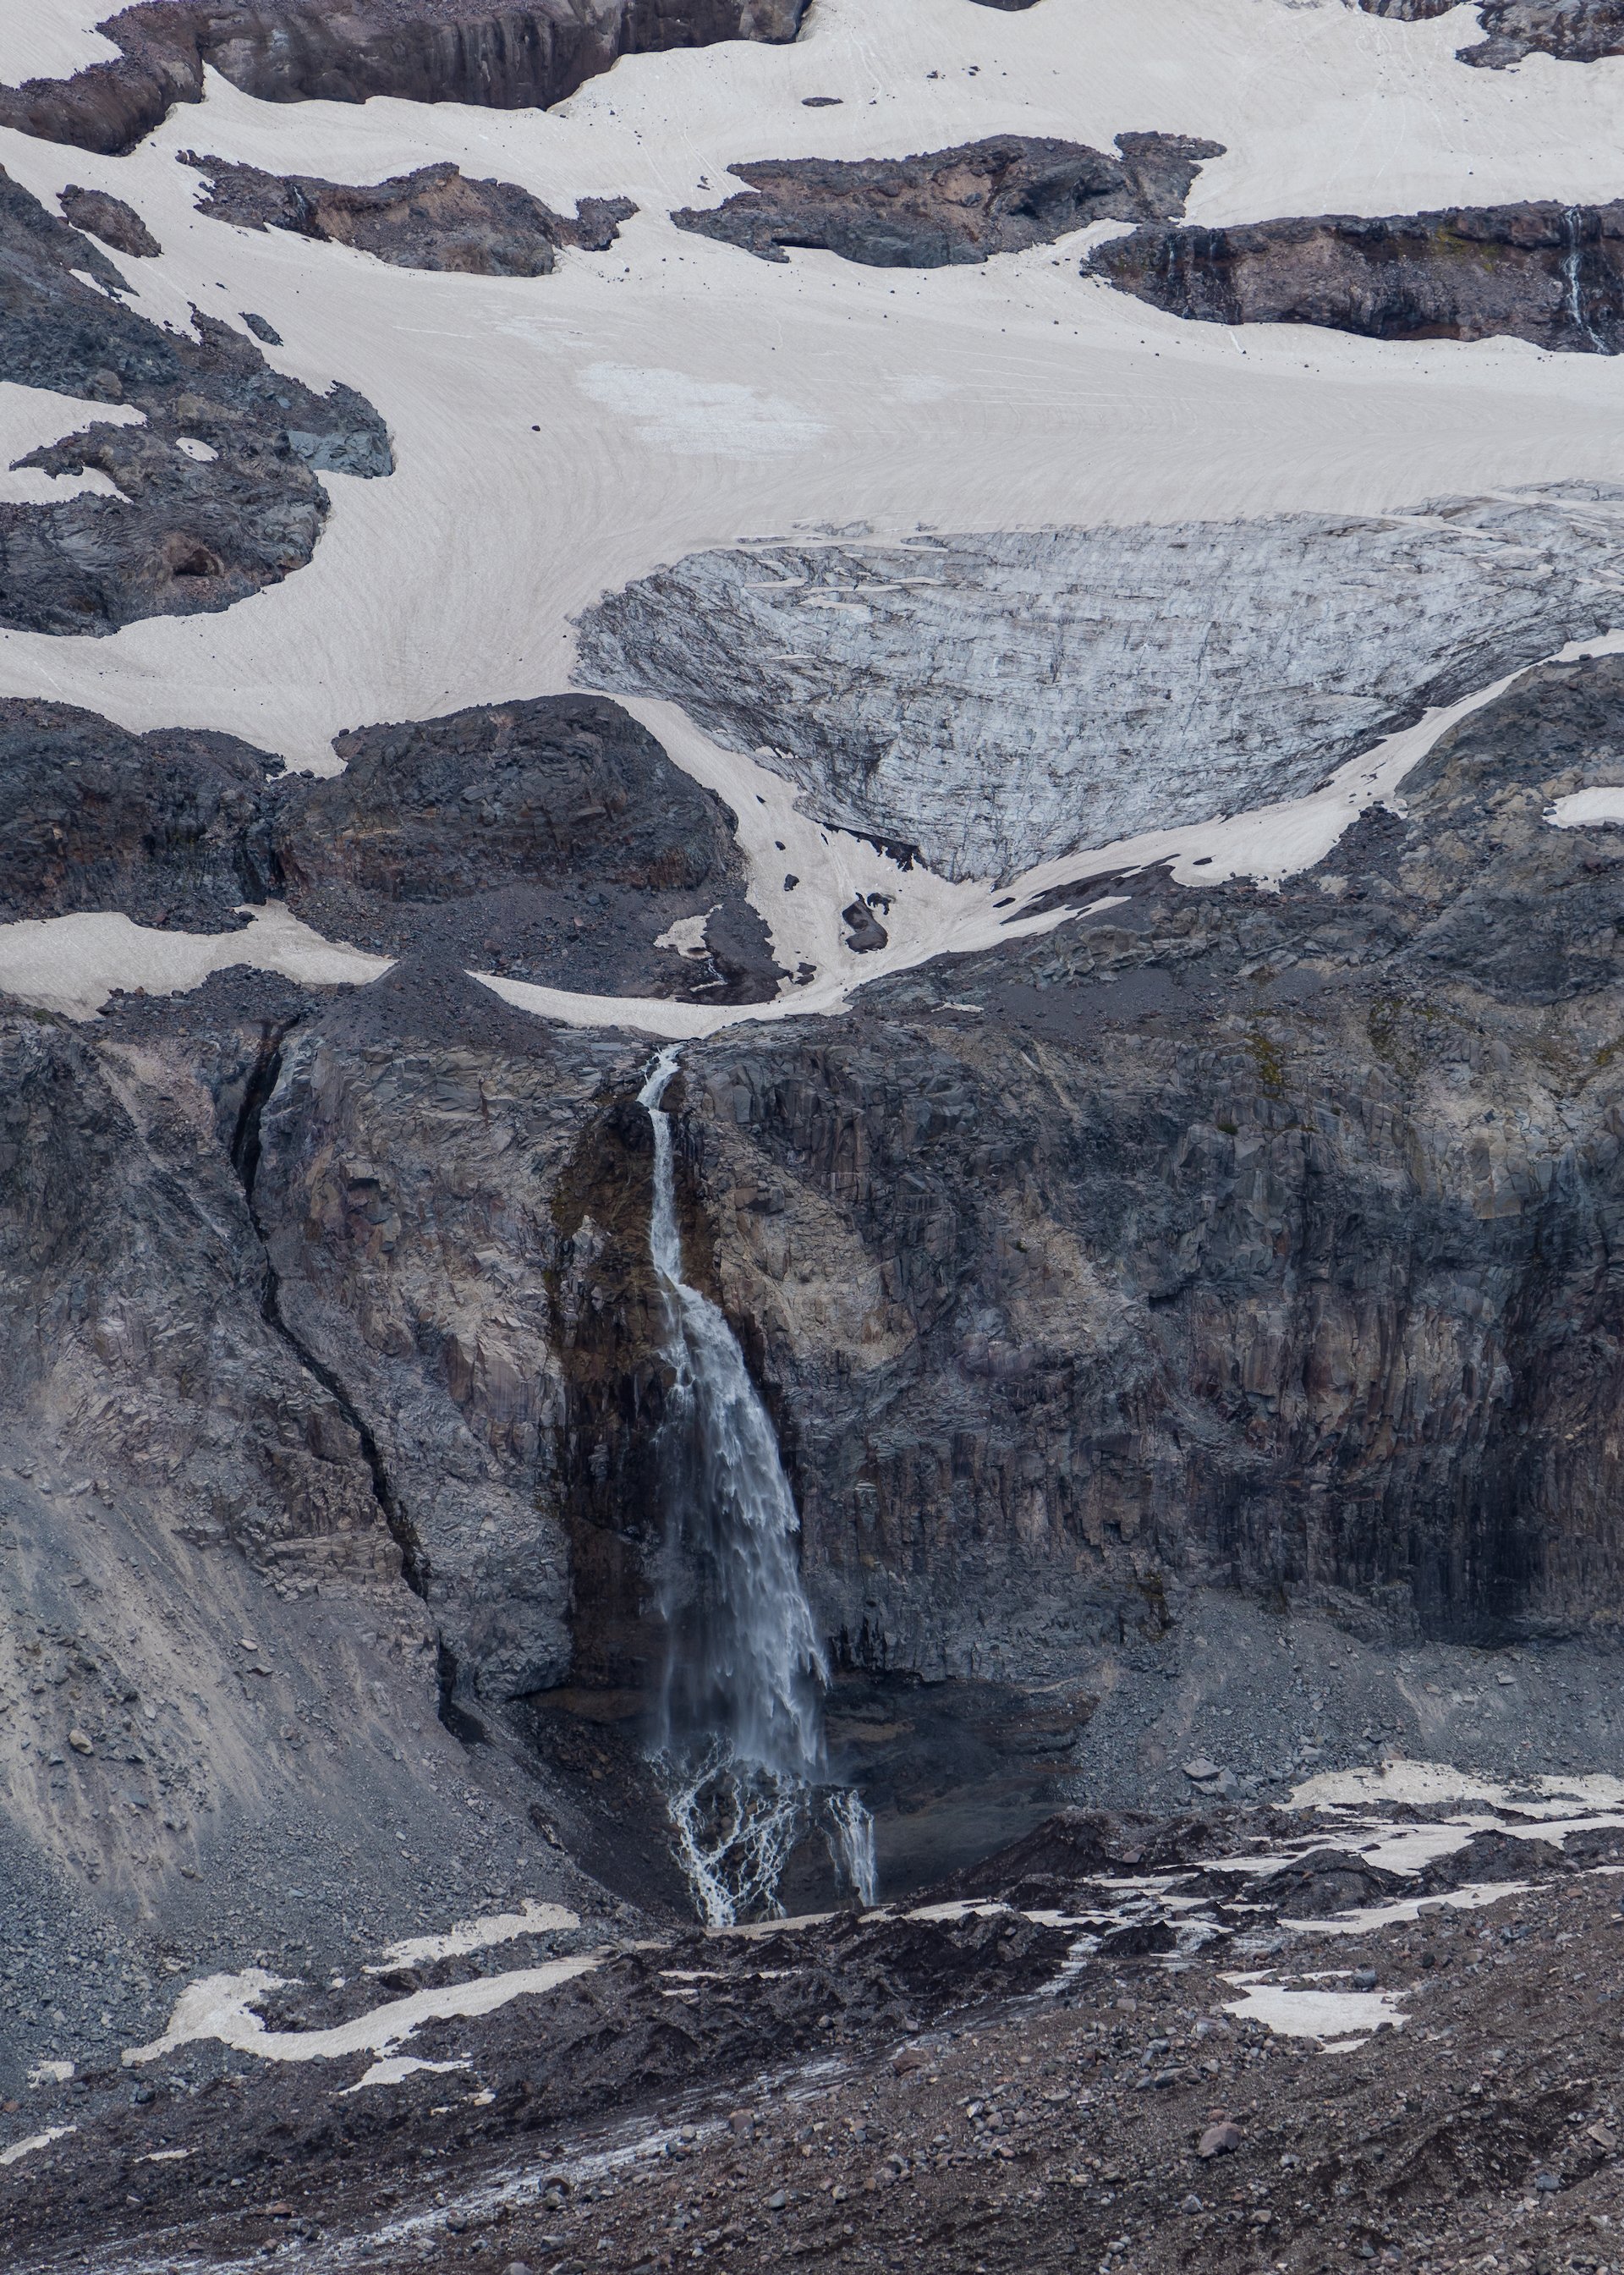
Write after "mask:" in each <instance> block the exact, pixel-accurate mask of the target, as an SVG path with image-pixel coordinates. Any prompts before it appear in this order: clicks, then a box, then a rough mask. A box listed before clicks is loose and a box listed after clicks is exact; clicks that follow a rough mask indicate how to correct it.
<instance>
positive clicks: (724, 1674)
mask: <svg viewBox="0 0 1624 2275" xmlns="http://www.w3.org/2000/svg"><path fill="white" fill-rule="evenodd" d="M676 1062H677V1047H676V1045H672V1046H671V1047H669V1048H668V1049H667V1050H664V1051H662V1052H661V1054H660V1056H659V1057H658V1059H656V1061H655V1062H654V1065H653V1070H652V1072H651V1073H650V1075H649V1077H648V1080H647V1081H646V1083H645V1084H644V1085H643V1088H642V1090H641V1091H640V1092H639V1093H638V1103H639V1104H640V1105H641V1106H643V1107H646V1109H647V1113H648V1117H649V1120H650V1122H652V1124H653V1133H654V1190H653V1209H652V1211H651V1213H650V1218H649V1254H650V1257H651V1258H652V1259H653V1266H654V1275H655V1278H656V1280H657V1281H658V1283H659V1288H660V1295H661V1303H662V1304H663V1306H664V1313H665V1322H664V1324H665V1357H666V1359H667V1361H668V1364H669V1365H670V1368H671V1372H672V1376H673V1381H672V1385H671V1388H670V1391H669V1394H668V1399H667V1406H666V1419H665V1422H664V1425H663V1428H662V1432H661V1435H662V1440H663V1444H662V1469H663V1472H664V1475H665V1478H666V1481H667V1489H668V1494H669V1500H668V1509H667V1517H666V1566H665V1576H664V1582H663V1587H662V1593H661V1610H662V1612H663V1614H664V1615H665V1620H666V1627H667V1633H668V1636H669V1644H668V1655H667V1663H666V1676H665V1686H664V1692H663V1696H662V1699H661V1731H660V1740H659V1748H658V1755H657V1759H658V1764H659V1767H660V1770H661V1775H662V1777H663V1780H664V1783H665V1788H666V1795H667V1800H668V1806H669V1808H670V1812H671V1822H672V1825H673V1826H674V1828H675V1830H676V1840H677V1848H678V1853H679V1856H680V1857H681V1860H682V1863H683V1867H684V1871H686V1873H687V1875H688V1879H689V1884H690V1886H691V1888H692V1890H693V1893H694V1897H695V1900H696V1901H697V1902H698V1904H699V1909H700V1911H701V1912H702V1913H703V1915H704V1916H705V1919H706V1922H707V1923H708V1924H710V1925H711V1926H713V1927H726V1926H730V1925H731V1924H733V1923H734V1922H735V1921H736V1920H740V1919H744V1918H748V1917H750V1916H752V1915H755V1914H758V1913H760V1912H770V1911H773V1910H775V1909H776V1908H777V1892H778V1885H779V1882H780V1880H781V1879H782V1876H783V1871H784V1867H785V1865H786V1864H787V1863H789V1856H790V1852H791V1850H792V1849H793V1848H795V1846H796V1844H797V1841H798V1840H800V1839H801V1838H802V1837H803V1835H804V1834H805V1833H808V1832H809V1831H811V1830H812V1827H813V1825H821V1827H822V1830H823V1833H824V1835H825V1837H826V1839H827V1841H828V1845H829V1849H830V1853H831V1855H832V1856H833V1857H834V1859H835V1865H836V1868H837V1870H838V1871H840V1872H841V1873H842V1876H843V1878H845V1879H846V1880H848V1881H849V1882H850V1885H851V1886H852V1887H853V1888H854V1889H855V1890H856V1892H857V1895H858V1896H859V1898H861V1900H862V1901H864V1902H865V1903H872V1901H873V1899H874V1888H875V1869H874V1830H873V1824H872V1819H871V1818H870V1817H869V1814H868V1811H867V1810H865V1808H864V1806H863V1803H861V1801H860V1800H859V1799H858V1798H857V1795H856V1794H855V1793H853V1792H852V1791H850V1788H845V1787H841V1786H836V1785H833V1784H831V1782H830V1780H829V1766H828V1754H827V1747H826V1745H825V1742H824V1732H823V1692H824V1690H825V1689H826V1688H827V1683H828V1679H829V1670H828V1666H827V1661H826V1659H825V1658H824V1655H823V1651H822V1649H821V1647H820V1644H819V1641H818V1637H817V1634H816V1631H815V1630H814V1629H813V1626H812V1611H811V1607H810V1606H809V1605H808V1604H807V1601H806V1596H805V1592H804V1590H803V1588H802V1586H801V1574H800V1567H799V1564H798V1562H797V1556H796V1540H797V1535H798V1533H799V1531H800V1529H801V1526H800V1518H799V1516H798V1515H797V1513H796V1507H795V1499H794V1496H793V1494H792V1493H790V1491H789V1479H788V1478H786V1477H785V1475H784V1470H783V1463H782V1462H781V1461H780V1459H779V1455H778V1441H777V1439H776V1438H775V1437H774V1433H773V1425H772V1423H771V1421H770V1420H769V1419H768V1417H767V1410H766V1408H765V1407H764V1406H763V1405H762V1403H761V1400H760V1398H759V1395H758V1394H757V1391H756V1387H755V1385H754V1384H753V1383H752V1380H751V1379H750V1373H749V1370H748V1369H747V1368H746V1366H745V1364H744V1353H743V1352H742V1351H741V1350H740V1349H739V1346H738V1340H737V1337H736V1335H735V1334H734V1333H733V1330H732V1328H731V1327H730V1326H729V1325H728V1322H727V1320H726V1319H725V1318H724V1317H723V1315H722V1313H721V1311H719V1310H718V1309H717V1307H716V1305H715V1304H713V1303H711V1302H710V1301H709V1300H708V1299H707V1298H706V1296H702V1295H701V1294H700V1293H699V1289H697V1288H691V1287H690V1286H689V1285H688V1283H687V1282H686V1281H685V1280H684V1278H683V1245H682V1237H681V1235H680V1234H679V1232H678V1231H677V1227H676V1183H675V1178H674V1175H673V1169H672V1155H671V1122H670V1117H669V1115H666V1114H664V1113H662V1112H661V1106H660V1101H661V1099H662V1098H663V1097H664V1095H665V1091H666V1085H668V1083H669V1081H670V1079H671V1077H672V1076H673V1075H674V1074H675V1073H676Z"/></svg>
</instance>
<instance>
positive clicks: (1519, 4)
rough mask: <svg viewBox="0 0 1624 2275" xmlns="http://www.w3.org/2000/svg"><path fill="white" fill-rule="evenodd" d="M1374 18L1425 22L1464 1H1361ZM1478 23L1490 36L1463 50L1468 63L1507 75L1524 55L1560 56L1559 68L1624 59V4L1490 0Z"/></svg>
mask: <svg viewBox="0 0 1624 2275" xmlns="http://www.w3.org/2000/svg"><path fill="white" fill-rule="evenodd" d="M1358 4H1359V6H1360V7H1361V8H1363V10H1364V11H1365V13H1366V14H1367V15H1370V16H1397V17H1399V18H1400V19H1401V20H1402V21H1404V22H1405V23H1411V24H1414V23H1420V22H1422V21H1424V20H1425V19H1428V18H1430V17H1432V16H1446V15H1447V14H1448V12H1449V11H1450V9H1451V8H1453V7H1455V6H1457V5H1458V4H1459V0H1358ZM1477 21H1478V24H1479V25H1480V26H1481V27H1482V29H1483V30H1484V32H1485V33H1486V34H1488V36H1487V38H1486V39H1484V40H1482V41H1480V42H1479V43H1478V44H1477V46H1476V47H1473V48H1457V49H1456V50H1455V53H1456V55H1457V57H1459V59H1460V61H1461V62H1462V63H1463V64H1477V65H1478V66H1479V67H1480V68H1481V69H1484V70H1487V71H1504V70H1505V69H1506V68H1507V65H1508V64H1520V63H1521V62H1522V58H1523V57H1524V56H1528V55H1534V54H1539V55H1546V56H1554V57H1555V58H1556V59H1557V61H1558V62H1559V63H1572V64H1593V63H1599V62H1600V60H1601V58H1602V57H1604V56H1617V55H1624V0H1484V5H1483V6H1482V7H1481V8H1479V10H1478V11H1477Z"/></svg>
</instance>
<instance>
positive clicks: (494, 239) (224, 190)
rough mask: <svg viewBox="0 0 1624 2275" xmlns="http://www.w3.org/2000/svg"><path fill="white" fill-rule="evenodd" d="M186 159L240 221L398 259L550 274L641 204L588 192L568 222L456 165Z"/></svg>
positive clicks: (222, 208) (208, 202) (468, 270)
mask: <svg viewBox="0 0 1624 2275" xmlns="http://www.w3.org/2000/svg"><path fill="white" fill-rule="evenodd" d="M181 162H182V163H183V164H184V165H188V166H195V167H196V168H197V170H199V172H200V173H201V174H203V175H205V176H206V177H207V185H206V191H205V194H204V195H203V197H202V198H201V199H200V200H199V203H198V210H199V212H200V213H205V214H209V215H213V216H214V218H215V220H217V221H229V222H234V223H236V224H237V226H238V228H239V229H256V230H264V229H285V230H291V231H293V232H294V233H295V234H296V235H297V236H299V237H313V238H319V239H321V241H322V242H324V243H327V244H332V245H350V246H355V247H356V249H357V250H358V251H359V252H361V253H373V254H374V255H375V256H376V258H377V259H378V260H380V261H389V262H390V263H391V264H392V266H394V267H395V268H442V269H443V268H449V269H455V270H457V271H458V272H460V273H461V274H463V275H465V276H548V275H550V274H551V272H552V268H553V266H554V262H555V260H556V257H557V253H558V250H559V248H560V247H561V246H585V248H586V249H587V250H588V251H590V252H593V253H601V252H602V251H603V249H604V247H605V246H609V245H612V244H613V243H614V241H615V238H616V235H617V233H618V228H619V224H620V223H622V222H623V221H626V220H629V219H630V217H631V215H632V214H634V213H635V212H636V210H637V208H636V207H635V206H633V205H632V204H631V201H630V200H628V199H626V198H583V199H582V200H581V201H580V205H579V208H578V211H577V214H576V215H575V218H574V220H573V221H569V220H566V219H565V218H564V217H563V215H562V214H555V213H554V212H552V211H551V209H550V208H548V207H547V206H544V205H543V204H542V203H541V201H540V199H539V198H533V197H532V196H531V194H530V193H529V191H528V190H523V189H520V188H519V187H518V186H517V184H516V183H513V182H495V181H470V180H469V179H468V178H467V177H466V176H465V175H464V174H463V173H461V172H460V171H459V170H458V169H457V167H456V166H453V165H438V166H419V169H418V170H417V171H416V172H415V173H413V174H397V175H395V176H393V177H392V178H390V179H389V181H386V182H371V183H360V184H354V183H346V182H323V181H318V180H316V179H314V178H313V177H311V176H309V175H306V174H268V173H264V172H262V171H261V169H260V168H259V167H257V166H244V165H236V164H233V163H232V162H230V160H229V159H225V158H200V157H198V156H196V155H194V154H193V152H192V151H190V150H186V151H183V152H182V153H181ZM103 234H105V232H103Z"/></svg>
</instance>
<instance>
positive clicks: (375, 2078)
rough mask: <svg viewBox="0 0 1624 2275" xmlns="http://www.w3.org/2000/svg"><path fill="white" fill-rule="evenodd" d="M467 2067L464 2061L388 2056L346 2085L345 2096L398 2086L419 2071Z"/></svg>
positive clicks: (413, 2056)
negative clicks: (365, 2089)
mask: <svg viewBox="0 0 1624 2275" xmlns="http://www.w3.org/2000/svg"><path fill="white" fill-rule="evenodd" d="M467 2067H468V2064H467V2062H466V2060H463V2061H422V2060H419V2058H418V2057H417V2056H416V2055H415V2054H389V2055H388V2056H386V2058H385V2059H384V2060H382V2061H375V2062H374V2064H373V2065H372V2067H371V2068H370V2069H368V2070H365V2071H363V2073H362V2075H360V2076H359V2077H358V2078H357V2079H356V2081H355V2083H354V2084H353V2085H346V2086H345V2088H344V2092H345V2093H346V2094H351V2093H359V2092H360V2091H361V2090H362V2089H363V2088H364V2087H366V2086H369V2085H399V2084H400V2083H401V2082H402V2081H403V2080H404V2079H405V2078H408V2077H411V2076H412V2075H414V2073H415V2072H416V2071H418V2070H420V2069H432V2070H455V2069H466V2068H467Z"/></svg>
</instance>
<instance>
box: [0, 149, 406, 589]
mask: <svg viewBox="0 0 1624 2275" xmlns="http://www.w3.org/2000/svg"><path fill="white" fill-rule="evenodd" d="M127 290H128V287H127V285H126V283H125V279H124V278H123V277H122V276H120V274H119V272H118V270H117V268H115V267H114V266H113V264H112V263H111V261H109V259H108V257H107V255H106V253H103V252H102V249H101V247H100V246H98V245H96V244H94V243H93V242H92V240H91V239H90V238H88V237H85V236H81V235H80V233H79V231H78V230H76V229H73V228H71V227H70V226H69V224H68V223H66V222H64V221H59V220H57V217H56V216H55V215H52V214H49V213H48V212H47V211H46V209H45V208H44V207H43V206H42V205H41V203H40V202H39V200H37V199H36V198H34V197H32V196H30V195H29V193H28V192H27V191H26V190H25V189H23V188H22V187H21V186H20V185H19V184H18V183H16V182H14V181H12V180H11V178H10V177H9V176H8V175H5V174H4V173H0V378H4V379H7V380H15V381H19V382H21V383H22V384H23V385H25V386H28V387H44V388H51V389H55V390H56V391H57V392H58V393H60V394H64V395H75V396H81V397H86V398H87V408H88V407H89V406H90V405H91V404H95V403H104V404H122V405H125V406H126V407H127V408H129V409H131V410H133V411H137V412H140V414H141V416H140V421H139V423H136V424H133V425H115V424H113V423H112V422H110V421H108V420H100V421H97V422H95V423H94V424H93V425H91V426H89V427H87V428H86V429H85V430H84V431H83V432H82V433H79V434H76V435H71V436H69V437H68V438H66V439H65V440H64V441H62V442H54V443H51V444H49V445H48V446H46V447H45V448H43V449H42V450H35V451H34V452H32V453H31V454H30V455H29V456H28V457H26V458H25V459H24V460H22V461H21V462H20V463H22V464H23V465H28V466H37V467H39V468H41V469H42V471H43V472H46V473H49V474H61V473H75V474H77V473H83V472H85V471H86V470H87V468H88V469H94V471H96V472H100V473H102V474H105V475H106V476H108V478H109V479H110V480H111V481H112V482H113V483H114V484H115V485H116V486H117V488H118V489H119V491H120V492H121V493H122V495H119V496H117V497H107V496H94V495H91V496H77V497H72V498H68V499H64V501H63V503H61V504H59V505H37V506H36V505H0V625H4V626H6V627H8V628H11V629H15V630H19V631H44V632H80V633H82V632H111V631H117V629H118V627H119V626H120V625H121V624H131V623H133V622H135V621H136V620H137V619H138V618H140V617H143V616H190V615H193V614H196V613H197V612H199V611H200V610H204V609H213V608H229V607H230V605H231V604H232V602H233V601H239V600H243V599H245V598H246V597H247V595H248V594H249V593H255V592H259V591H260V590H261V589H262V588H263V587H264V586H267V585H271V584H276V583H279V582H280V580H281V579H282V578H283V577H285V576H287V575H289V574H290V573H291V571H294V570H296V569H299V568H302V567H303V566H304V565H305V563H306V562H307V561H308V560H309V559H310V557H311V555H312V553H313V550H314V548H315V544H316V540H317V539H318V537H319V536H320V534H321V525H322V524H323V522H324V521H325V519H326V518H327V513H328V507H329V499H328V494H327V492H326V490H325V489H324V488H322V485H321V480H320V476H321V474H322V473H324V472H342V473H349V474H358V475H367V476H372V475H381V474H388V473H389V472H391V471H392V468H393V460H392V457H391V456H390V451H389V435H388V433H387V431H386V429H385V427H384V424H383V421H382V419H381V418H380V417H379V416H378V413H377V412H375V411H374V409H373V407H372V405H371V404H369V403H367V402H366V401H364V400H363V398H362V397H360V396H359V395H358V394H356V393H355V391H354V390H353V389H351V388H347V387H344V386H343V385H336V386H334V387H332V388H330V389H329V390H328V392H327V393H326V394H324V395H318V394H316V393H314V392H313V390H312V389H309V388H307V387H306V386H304V385H302V384H301V383H300V382H299V381H298V380H295V379H290V378H288V377H287V376H286V375H285V374H283V373H282V372H278V371H275V370H273V369H272V368H271V367H270V366H269V365H268V363H267V362H266V361H265V359H264V357H263V356H262V355H261V353H260V351H259V349H258V348H257V347H256V346H255V345H254V344H253V342H252V341H251V340H249V339H246V338H245V337H244V336H243V335H242V334H241V333H240V332H238V331H235V330H233V329H232V328H231V327H230V325H229V324H224V323H222V322H220V321H218V320H217V319H216V318H215V317H211V316H206V315H203V314H200V312H198V311H196V310H194V311H193V331H192V333H190V334H188V333H185V332H177V331H170V330H166V329H163V328H162V327H161V326H159V325H157V324H155V323H154V322H152V321H150V320H149V319H148V318H147V317H145V316H141V315H138V314H136V312H135V311H134V309H133V308H132V307H130V306H127V305H126V303H125V300H124V299H123V298H122V297H121V295H122V294H123V293H124V292H125V291H127ZM183 445H185V446H187V447H184V448H183Z"/></svg>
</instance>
